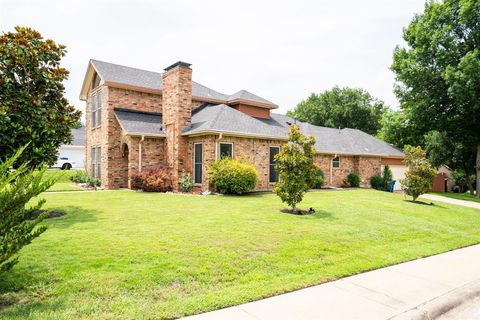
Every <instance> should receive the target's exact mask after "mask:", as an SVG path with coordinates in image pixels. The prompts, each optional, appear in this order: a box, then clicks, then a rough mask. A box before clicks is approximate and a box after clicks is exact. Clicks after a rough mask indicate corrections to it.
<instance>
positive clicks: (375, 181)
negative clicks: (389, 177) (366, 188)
mask: <svg viewBox="0 0 480 320" xmlns="http://www.w3.org/2000/svg"><path fill="white" fill-rule="evenodd" d="M370 184H371V186H372V188H373V189H376V190H383V178H382V176H373V177H371V178H370Z"/></svg>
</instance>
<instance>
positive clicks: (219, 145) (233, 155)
mask: <svg viewBox="0 0 480 320" xmlns="http://www.w3.org/2000/svg"><path fill="white" fill-rule="evenodd" d="M222 144H229V145H231V146H232V159H233V158H234V157H235V148H234V146H233V142H219V143H218V156H217V160H218V159H221V157H222V154H221V153H220V151H221V146H222Z"/></svg>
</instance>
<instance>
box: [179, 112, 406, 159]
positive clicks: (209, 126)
mask: <svg viewBox="0 0 480 320" xmlns="http://www.w3.org/2000/svg"><path fill="white" fill-rule="evenodd" d="M291 123H295V120H294V119H292V118H290V117H288V116H285V115H281V114H276V113H271V118H270V119H257V118H253V117H251V116H248V115H246V114H244V113H242V112H240V111H238V110H235V109H233V108H231V107H229V106H226V105H223V104H222V105H208V106H205V107H203V108H199V109H198V111H196V112H194V113H193V115H192V124H191V126H190V127H188V128H185V129H184V135H191V134H196V133H197V134H198V133H202V132H212V131H213V132H224V133H232V134H239V135H251V136H262V137H271V138H278V139H286V138H287V136H288V131H289V124H291ZM296 123H297V125H298V126H299V127H300V130H301V131H302V133H304V134H306V135H312V136H314V137H315V138H316V144H315V149H316V150H317V152H319V153H338V154H355V155H381V156H399V157H401V156H403V152H402V151H401V150H399V149H397V148H395V147H393V146H391V145H390V144H388V143H386V142H385V141H382V140H379V139H377V138H375V137H373V136H371V135H369V134H366V133H364V132H362V131H360V130H356V129H348V128H347V129H334V128H326V127H319V126H314V125H311V124H308V123H302V122H298V121H297V122H296Z"/></svg>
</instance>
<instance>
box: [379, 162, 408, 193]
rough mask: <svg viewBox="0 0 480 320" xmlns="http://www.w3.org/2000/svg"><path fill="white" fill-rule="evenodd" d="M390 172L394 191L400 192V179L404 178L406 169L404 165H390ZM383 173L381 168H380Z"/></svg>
mask: <svg viewBox="0 0 480 320" xmlns="http://www.w3.org/2000/svg"><path fill="white" fill-rule="evenodd" d="M390 170H392V175H393V180H396V182H395V187H394V189H395V190H402V185H401V184H400V179H403V178H405V172H406V171H407V167H405V166H404V165H398V164H392V165H390ZM382 172H383V166H382Z"/></svg>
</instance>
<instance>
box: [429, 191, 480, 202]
mask: <svg viewBox="0 0 480 320" xmlns="http://www.w3.org/2000/svg"><path fill="white" fill-rule="evenodd" d="M432 193H433V194H437V195H439V196H443V197H448V198H453V199H458V200H466V201H473V202H480V199H479V198H477V197H475V196H472V195H471V194H470V193H469V192H467V193H453V192H432Z"/></svg>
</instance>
